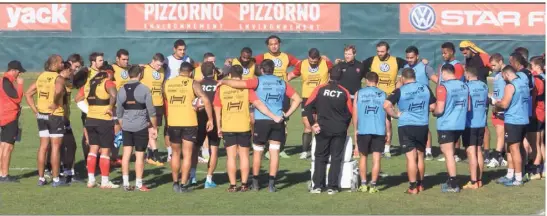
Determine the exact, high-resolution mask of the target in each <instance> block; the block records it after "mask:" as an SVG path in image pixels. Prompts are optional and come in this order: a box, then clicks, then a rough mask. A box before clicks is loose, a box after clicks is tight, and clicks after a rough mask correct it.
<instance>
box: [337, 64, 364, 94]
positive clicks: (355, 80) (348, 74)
mask: <svg viewBox="0 0 547 216" xmlns="http://www.w3.org/2000/svg"><path fill="white" fill-rule="evenodd" d="M338 65H339V67H340V68H341V69H342V79H340V85H341V86H343V87H344V88H346V89H347V90H348V92H349V93H350V94H351V95H352V96H353V95H354V94H355V92H357V91H358V90H359V89H360V88H361V80H362V79H363V78H364V77H365V74H366V70H365V68H364V65H363V63H361V62H360V61H357V60H353V61H351V62H341V63H339V64H338Z"/></svg>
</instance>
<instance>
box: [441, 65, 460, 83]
mask: <svg viewBox="0 0 547 216" xmlns="http://www.w3.org/2000/svg"><path fill="white" fill-rule="evenodd" d="M459 63H460V61H458V60H456V59H454V60H452V61H450V62H446V61H445V62H444V63H443V65H445V64H451V65H452V66H454V67H456V64H459ZM442 73H443V71H442V66H441V68H439V83H440V82H442V81H443V76H442ZM460 81H462V82H463V81H465V76H463V75H462V77H460Z"/></svg>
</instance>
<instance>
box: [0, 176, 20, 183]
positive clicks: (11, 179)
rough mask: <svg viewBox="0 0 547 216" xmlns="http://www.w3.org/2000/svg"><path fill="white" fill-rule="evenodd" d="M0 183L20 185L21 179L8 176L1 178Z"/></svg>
mask: <svg viewBox="0 0 547 216" xmlns="http://www.w3.org/2000/svg"><path fill="white" fill-rule="evenodd" d="M0 183H19V179H17V178H15V177H12V176H9V175H8V176H5V177H0Z"/></svg>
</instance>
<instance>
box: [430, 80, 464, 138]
mask: <svg viewBox="0 0 547 216" xmlns="http://www.w3.org/2000/svg"><path fill="white" fill-rule="evenodd" d="M441 85H442V86H444V87H445V88H446V101H445V104H444V112H443V114H442V116H440V117H439V118H438V119H437V130H463V129H465V122H466V119H467V106H468V103H469V102H468V99H469V88H468V87H467V85H465V83H464V82H462V81H460V80H455V79H453V80H446V81H444V82H442V83H441Z"/></svg>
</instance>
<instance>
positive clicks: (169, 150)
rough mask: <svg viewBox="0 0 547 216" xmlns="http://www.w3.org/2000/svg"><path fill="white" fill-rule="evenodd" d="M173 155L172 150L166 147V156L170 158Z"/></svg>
mask: <svg viewBox="0 0 547 216" xmlns="http://www.w3.org/2000/svg"><path fill="white" fill-rule="evenodd" d="M171 154H173V149H172V148H171V147H167V155H168V156H171Z"/></svg>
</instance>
